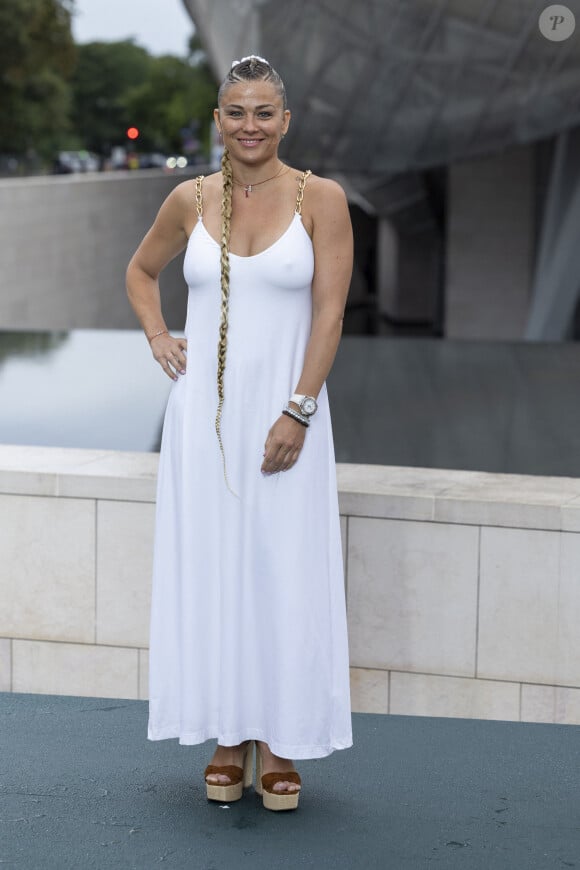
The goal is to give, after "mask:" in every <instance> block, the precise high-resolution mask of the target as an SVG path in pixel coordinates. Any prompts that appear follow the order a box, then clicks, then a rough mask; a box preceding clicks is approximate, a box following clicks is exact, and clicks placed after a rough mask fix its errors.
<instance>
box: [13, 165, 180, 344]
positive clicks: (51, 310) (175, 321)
mask: <svg viewBox="0 0 580 870" xmlns="http://www.w3.org/2000/svg"><path fill="white" fill-rule="evenodd" d="M186 177H188V176H180V175H166V174H164V173H163V172H156V171H147V172H108V173H99V174H87V175H66V176H55V177H40V178H26V179H2V180H0V263H1V266H0V326H1V328H2V329H42V330H47V329H74V328H75V327H84V328H100V327H105V328H109V329H122V328H125V327H135V326H136V323H137V321H136V319H135V315H134V314H133V312H132V310H131V308H130V306H129V303H128V301H127V297H126V293H125V269H126V267H127V263H128V262H129V258H130V257H131V255H132V253H133V251H134V250H135V248H136V247H137V245H138V243H139V241H140V240H141V238H142V237H143V236H144V234H145V232H146V231H147V229H148V228H149V226H150V225H151V223H152V222H153V220H154V218H155V215H156V214H157V211H158V209H159V206H160V205H161V203H162V201H163V200H164V199H165V197H166V196H167V195H168V194H169V193H170V191H171V190H172V189H173V188H174V187H175V185H176V184H179V183H180V182H181V181H184V180H185V178H186ZM181 268H182V258H181V257H178V258H177V259H176V260H175V261H174V262H172V263H170V265H169V266H168V267H167V269H166V270H165V271H164V273H163V275H162V278H161V290H162V295H163V308H164V313H165V315H166V319H167V321H168V325H169V326H170V328H172V329H181V328H183V323H184V320H185V306H186V302H187V291H186V287H185V283H184V280H183V276H182V274H181Z"/></svg>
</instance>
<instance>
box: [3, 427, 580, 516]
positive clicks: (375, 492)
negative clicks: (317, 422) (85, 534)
mask: <svg viewBox="0 0 580 870" xmlns="http://www.w3.org/2000/svg"><path fill="white" fill-rule="evenodd" d="M158 458H159V457H158V454H157V453H136V452H129V451H115V450H84V449H79V448H59V447H33V446H18V445H7V444H4V445H0V493H4V494H18V495H35V496H63V497H69V498H93V499H109V500H113V501H114V500H118V501H142V502H153V501H154V500H155V490H156V479H157V466H158ZM337 479H338V490H339V503H340V511H341V513H342V514H343V515H345V516H358V517H376V518H385V519H402V520H417V521H422V522H425V521H427V522H440V523H460V524H466V525H496V526H504V527H514V528H537V529H548V530H554V531H568V532H578V531H580V478H572V477H542V476H539V475H537V476H536V475H521V474H494V473H489V472H481V471H463V470H456V469H441V468H419V467H412V466H410V467H398V466H388V465H355V464H347V463H339V464H338V465H337Z"/></svg>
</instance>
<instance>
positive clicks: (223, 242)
mask: <svg viewBox="0 0 580 870" xmlns="http://www.w3.org/2000/svg"><path fill="white" fill-rule="evenodd" d="M246 81H267V82H272V84H273V85H274V86H275V88H276V90H277V91H278V94H279V95H280V97H281V99H282V104H283V106H284V109H286V91H285V89H284V84H283V82H282V79H281V78H280V76H279V75H278V73H277V72H276V70H275V69H274V68H273V67H272V66H270V64H269V63H268V61H266V60H264V59H263V58H258V57H255V56H252V57H248V58H244V60H242V61H240V62H239V63H236V64H234V65H233V66H232V68H231V70H230V71H229V73H228V74H227V76H226V77H225V79H224V80H223V82H222V84H221V85H220V89H219V91H218V105H220V104H221V101H222V99H223V96H224V93H225V91H226V90H227V88H228V87H229V86H230V85H233V84H235V83H236V82H246ZM221 167H222V209H221V239H220V248H221V256H220V273H221V275H220V285H221V319H220V326H219V340H218V350H217V390H218V408H217V413H216V418H215V430H216V434H217V437H218V442H219V446H220V451H221V454H222V461H223V466H224V478H225V481H226V486H227V487H228V489H229V490H230V492H232V493H233V494H234V495H236V493H235V492H234V491H233V489H232V488H231V487H230V484H229V482H228V475H227V470H226V456H225V451H224V445H223V440H222V429H221V426H222V411H223V406H224V399H225V392H224V373H225V370H226V357H227V351H228V314H229V301H230V230H231V223H232V194H233V189H234V175H233V170H232V164H231V163H230V155H229V153H228V150H227V148H226V149H224V153H223V156H222V163H221Z"/></svg>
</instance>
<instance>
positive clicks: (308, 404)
mask: <svg viewBox="0 0 580 870" xmlns="http://www.w3.org/2000/svg"><path fill="white" fill-rule="evenodd" d="M301 408H302V413H303V414H307V415H308V416H310V414H314V412H315V411H316V409H317V408H318V405H317V404H316V401H315V399H312V398H311V397H310V396H307V397H306V398H305V399H304V400H303V402H302V405H301Z"/></svg>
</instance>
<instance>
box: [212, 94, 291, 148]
mask: <svg viewBox="0 0 580 870" xmlns="http://www.w3.org/2000/svg"><path fill="white" fill-rule="evenodd" d="M214 118H215V122H216V124H217V127H218V129H219V130H221V132H222V135H223V140H224V145H225V147H226V148H227V149H228V151H229V153H230V156H231V157H233V158H234V159H238V160H241V161H243V162H244V163H248V162H250V163H263V162H265V161H267V160H269V159H271V158H272V157H276V156H277V154H278V145H279V143H280V139H281V138H282V136H283V135H284V133H286V130H287V129H288V125H289V123H290V112H289V111H288V109H284V105H283V101H282V97H281V96H280V94H279V92H278V89H277V88H276V86H275V85H274V84H272V82H268V81H262V80H258V81H256V80H254V81H243V82H235V83H232V84H231V85H229V86H228V87H227V88H225V90H224V92H223V94H222V97H221V100H220V105H219V108H218V109H216V110H215V112H214Z"/></svg>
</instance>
